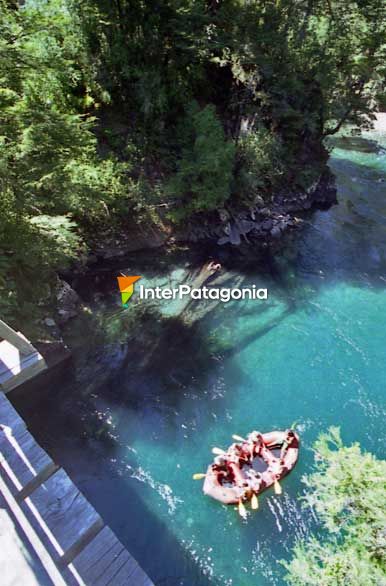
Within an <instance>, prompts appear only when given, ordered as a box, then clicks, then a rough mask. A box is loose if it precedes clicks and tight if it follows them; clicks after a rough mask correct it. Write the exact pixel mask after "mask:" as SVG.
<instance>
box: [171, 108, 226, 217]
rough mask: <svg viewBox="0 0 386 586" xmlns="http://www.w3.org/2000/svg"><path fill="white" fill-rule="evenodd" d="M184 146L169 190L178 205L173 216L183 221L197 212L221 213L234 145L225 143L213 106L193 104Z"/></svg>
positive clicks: (188, 118) (188, 116) (187, 122)
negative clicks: (219, 209)
mask: <svg viewBox="0 0 386 586" xmlns="http://www.w3.org/2000/svg"><path fill="white" fill-rule="evenodd" d="M185 123H186V128H185V137H184V138H185V144H184V146H183V150H182V156H181V159H180V160H179V161H178V163H177V166H178V169H177V172H176V174H175V175H174V176H173V177H172V178H171V179H170V181H169V183H168V185H167V186H166V190H167V192H168V193H169V194H170V195H171V197H172V198H174V200H175V202H176V206H175V208H173V210H172V212H171V213H170V215H171V217H172V218H173V219H174V220H177V221H180V220H182V219H184V218H187V217H189V216H191V215H192V214H193V213H197V212H208V211H211V210H215V209H218V208H220V207H222V206H223V205H224V202H226V200H227V199H228V198H229V196H230V183H231V180H232V171H233V165H234V154H235V147H234V145H233V144H232V143H231V142H229V141H227V140H226V139H225V135H224V130H223V128H222V125H221V123H220V121H219V120H218V118H217V116H216V111H215V108H214V106H212V105H208V106H205V108H203V109H202V110H200V109H199V107H198V105H197V104H196V103H194V104H193V105H191V107H190V108H189V109H188V113H187V117H186V119H185Z"/></svg>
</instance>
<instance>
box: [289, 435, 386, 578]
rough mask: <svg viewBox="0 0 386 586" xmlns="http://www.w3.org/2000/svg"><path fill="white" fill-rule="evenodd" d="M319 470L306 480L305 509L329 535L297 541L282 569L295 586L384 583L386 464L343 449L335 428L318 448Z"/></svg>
mask: <svg viewBox="0 0 386 586" xmlns="http://www.w3.org/2000/svg"><path fill="white" fill-rule="evenodd" d="M315 450H316V458H317V471H316V472H314V473H313V474H311V475H309V476H307V477H305V479H304V481H305V484H306V487H307V491H308V494H307V496H306V505H307V506H308V507H312V508H313V509H314V510H315V512H316V513H317V514H318V515H319V518H320V519H321V521H322V523H323V525H324V528H325V530H326V532H327V534H326V535H325V534H323V536H322V537H321V538H320V539H317V538H316V537H312V538H310V539H309V540H308V541H301V542H299V543H298V544H297V545H296V546H295V548H294V555H293V558H292V560H291V561H290V562H289V563H285V562H284V565H285V567H286V569H287V570H288V574H287V580H288V582H289V584H292V585H294V586H305V585H307V586H350V585H352V586H358V585H359V584H360V586H373V585H374V584H379V585H381V584H384V583H386V513H385V508H384V503H385V498H386V462H385V461H384V460H378V459H376V458H375V457H374V456H373V455H372V454H369V453H366V452H362V451H361V449H360V447H359V445H358V444H353V445H351V446H349V447H345V446H344V445H343V443H342V440H341V437H340V433H339V429H338V428H331V429H330V430H329V433H327V434H322V435H321V436H320V438H319V440H318V441H317V442H316V444H315Z"/></svg>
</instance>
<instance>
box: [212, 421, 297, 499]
mask: <svg viewBox="0 0 386 586" xmlns="http://www.w3.org/2000/svg"><path fill="white" fill-rule="evenodd" d="M234 437H236V438H238V436H234ZM238 439H240V440H242V441H241V442H240V443H234V444H232V445H231V446H230V447H229V448H228V450H227V451H226V452H225V451H224V452H222V451H221V450H219V449H218V448H217V449H214V451H215V453H219V452H220V453H219V455H218V456H217V457H216V458H215V459H214V462H213V464H211V465H210V466H209V467H208V470H207V472H206V474H205V480H204V486H203V491H204V493H205V494H206V495H208V496H210V497H212V498H214V499H216V500H217V501H219V502H220V503H223V504H226V505H232V504H237V503H239V505H240V503H242V501H246V500H251V499H252V507H253V508H257V498H256V497H257V495H258V494H260V493H261V492H262V491H263V490H265V489H267V488H269V487H270V486H274V487H275V491H276V493H280V492H281V487H280V486H279V481H280V480H281V479H282V478H283V477H284V476H285V475H286V474H288V472H290V471H291V470H292V468H293V467H294V466H295V464H296V462H297V459H298V453H299V437H298V435H297V434H296V433H295V431H293V430H291V429H289V430H286V431H272V432H270V433H259V432H256V431H253V432H252V433H250V434H249V435H248V436H247V438H246V439H243V438H238ZM216 450H217V451H216ZM254 503H255V506H253V505H254Z"/></svg>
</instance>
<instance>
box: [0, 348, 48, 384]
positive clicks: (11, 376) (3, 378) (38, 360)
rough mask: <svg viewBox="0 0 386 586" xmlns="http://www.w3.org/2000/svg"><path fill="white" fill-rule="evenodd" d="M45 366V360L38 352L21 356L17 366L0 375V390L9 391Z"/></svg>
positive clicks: (44, 368)
mask: <svg viewBox="0 0 386 586" xmlns="http://www.w3.org/2000/svg"><path fill="white" fill-rule="evenodd" d="M46 368H47V364H46V361H45V360H44V358H43V357H42V356H41V354H39V353H38V352H34V353H33V354H30V355H29V356H25V357H22V360H21V362H20V364H19V366H18V368H16V369H15V368H13V369H8V370H6V371H5V372H3V374H1V375H0V390H2V391H4V393H9V391H12V390H13V389H14V388H16V387H18V386H19V385H21V384H23V383H25V382H26V381H27V380H29V379H31V378H33V377H35V376H36V375H37V374H39V372H42V371H43V370H46Z"/></svg>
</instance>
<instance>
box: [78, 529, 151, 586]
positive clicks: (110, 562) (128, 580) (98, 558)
mask: <svg viewBox="0 0 386 586" xmlns="http://www.w3.org/2000/svg"><path fill="white" fill-rule="evenodd" d="M72 565H73V567H74V568H75V570H76V571H77V572H78V574H79V576H80V577H81V579H82V580H83V581H84V583H85V584H87V585H90V586H91V585H92V586H107V585H108V584H110V585H111V586H112V585H114V586H119V585H122V586H141V585H143V586H154V585H153V583H152V581H151V580H150V578H148V576H147V575H146V574H145V572H144V571H143V570H142V568H141V567H140V566H139V565H138V563H137V562H136V560H135V559H134V558H133V557H132V556H131V555H130V554H129V552H128V551H127V550H126V549H125V547H124V546H123V545H122V543H121V542H120V541H119V540H118V538H117V537H116V536H115V535H114V533H113V532H112V531H111V529H110V528H109V527H104V528H103V529H102V531H101V532H100V533H99V534H98V535H97V536H96V537H95V539H93V541H92V542H91V543H90V544H89V545H88V546H87V547H86V548H85V549H84V550H83V551H82V552H81V553H80V554H79V555H78V556H77V557H76V558H75V559H74V560H73V562H72Z"/></svg>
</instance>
